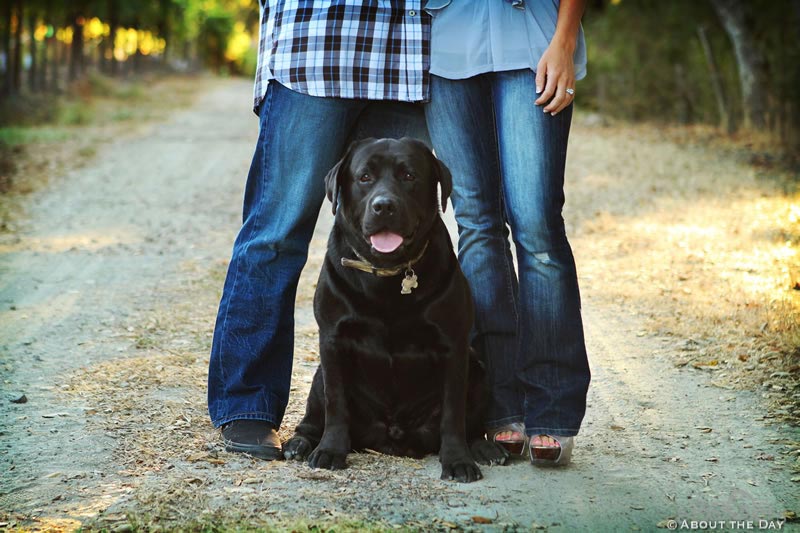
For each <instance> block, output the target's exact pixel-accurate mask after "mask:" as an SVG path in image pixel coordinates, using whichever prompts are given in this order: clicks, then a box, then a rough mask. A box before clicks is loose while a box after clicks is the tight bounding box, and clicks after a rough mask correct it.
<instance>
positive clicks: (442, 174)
mask: <svg viewBox="0 0 800 533" xmlns="http://www.w3.org/2000/svg"><path fill="white" fill-rule="evenodd" d="M431 157H432V158H433V168H434V171H435V172H436V178H437V180H438V181H439V186H440V187H441V188H442V213H444V211H445V209H447V199H448V198H450V193H451V192H453V175H452V174H451V173H450V169H449V168H447V166H446V165H445V164H444V163H442V162H441V160H439V158H438V157H435V156H433V155H431Z"/></svg>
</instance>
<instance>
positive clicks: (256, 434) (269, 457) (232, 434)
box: [222, 420, 283, 461]
mask: <svg viewBox="0 0 800 533" xmlns="http://www.w3.org/2000/svg"><path fill="white" fill-rule="evenodd" d="M222 442H224V443H225V451H226V452H235V453H246V454H248V455H252V456H253V457H258V458H259V459H264V460H265V461H273V460H275V459H280V458H282V457H283V454H282V452H281V440H280V439H279V438H278V432H277V431H275V428H273V427H272V425H270V423H269V422H265V421H263V420H234V421H233V422H229V423H227V424H225V425H224V426H222Z"/></svg>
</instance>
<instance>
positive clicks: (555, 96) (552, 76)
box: [535, 41, 575, 115]
mask: <svg viewBox="0 0 800 533" xmlns="http://www.w3.org/2000/svg"><path fill="white" fill-rule="evenodd" d="M572 53H573V51H572V50H570V49H569V47H567V46H563V45H561V44H560V43H557V42H556V41H553V42H551V43H550V46H548V47H547V50H545V52H544V54H542V58H541V59H540V60H539V64H538V65H537V66H536V94H539V93H541V94H539V98H537V99H536V102H535V104H536V105H544V104H547V105H545V107H544V112H545V113H550V114H551V115H556V114H557V113H558V112H559V111H561V110H562V109H564V108H565V107H567V106H568V105H569V104H571V103H572V100H574V99H575V94H574V91H575V62H574V61H573V59H572ZM567 89H570V90H571V91H572V94H570V93H568V92H567Z"/></svg>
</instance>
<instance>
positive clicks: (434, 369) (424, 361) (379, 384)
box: [336, 320, 448, 393]
mask: <svg viewBox="0 0 800 533" xmlns="http://www.w3.org/2000/svg"><path fill="white" fill-rule="evenodd" d="M336 337H337V343H338V344H339V345H340V346H346V347H347V352H348V353H347V355H346V357H347V359H348V360H349V362H350V365H349V366H350V368H351V369H352V370H353V371H354V374H356V375H353V376H352V378H353V379H354V381H356V382H359V383H363V384H368V385H369V386H370V387H375V388H377V389H382V390H385V391H386V392H387V393H388V392H390V391H397V390H398V389H406V390H407V389H409V388H413V389H424V388H427V387H428V386H430V385H429V384H431V385H432V384H433V383H436V382H438V381H439V380H440V379H441V373H442V372H443V369H444V366H445V361H446V359H447V356H448V346H447V344H446V343H445V342H444V338H443V336H442V334H441V332H440V330H439V328H437V327H436V326H435V325H433V324H430V323H426V322H424V321H421V320H406V321H395V322H392V323H389V324H387V323H382V322H378V321H358V320H353V321H348V322H346V323H342V324H340V326H339V327H338V328H337V335H336ZM436 388H438V386H437V387H436Z"/></svg>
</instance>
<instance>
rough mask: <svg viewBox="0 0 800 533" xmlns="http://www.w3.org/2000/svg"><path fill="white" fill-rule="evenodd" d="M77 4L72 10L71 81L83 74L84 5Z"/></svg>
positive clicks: (82, 3) (81, 3)
mask: <svg viewBox="0 0 800 533" xmlns="http://www.w3.org/2000/svg"><path fill="white" fill-rule="evenodd" d="M74 3H75V4H77V5H76V6H75V7H74V8H73V9H72V11H71V17H70V24H71V25H72V46H70V58H69V81H74V80H76V79H77V78H78V76H80V75H81V74H83V5H84V2H74Z"/></svg>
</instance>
